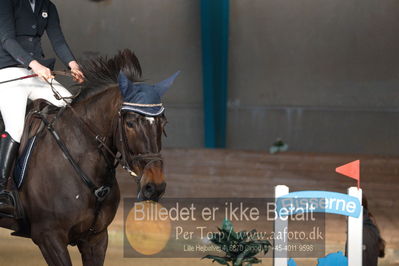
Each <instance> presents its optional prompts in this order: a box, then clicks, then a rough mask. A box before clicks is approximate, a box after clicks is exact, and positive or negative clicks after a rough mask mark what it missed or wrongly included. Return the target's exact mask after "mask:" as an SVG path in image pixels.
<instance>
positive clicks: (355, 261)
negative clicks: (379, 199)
mask: <svg viewBox="0 0 399 266" xmlns="http://www.w3.org/2000/svg"><path fill="white" fill-rule="evenodd" d="M348 194H349V195H350V196H352V197H355V198H358V199H359V201H360V203H361V202H362V189H358V188H357V187H350V188H349V189H348ZM362 256H363V206H362V210H361V212H360V216H359V218H354V217H350V216H349V217H348V266H359V265H362Z"/></svg>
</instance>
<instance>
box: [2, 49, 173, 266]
mask: <svg viewBox="0 0 399 266" xmlns="http://www.w3.org/2000/svg"><path fill="white" fill-rule="evenodd" d="M82 69H83V72H84V75H85V77H86V83H85V84H84V88H83V89H82V92H81V94H80V95H79V97H78V98H76V99H75V100H74V102H73V103H72V104H71V106H72V107H73V109H71V108H66V109H65V110H64V112H63V113H62V114H61V115H60V116H59V117H58V118H57V120H56V121H55V123H54V129H55V131H56V132H57V133H58V135H59V137H60V139H61V140H62V141H63V142H64V144H65V146H66V147H67V148H68V150H69V151H70V155H71V157H73V159H74V160H75V162H76V163H77V164H78V165H79V167H80V169H81V170H82V171H83V172H84V173H85V175H86V176H87V177H89V178H90V179H91V181H92V183H94V184H96V185H97V186H102V185H104V184H105V183H106V182H109V180H111V183H112V184H111V185H110V186H109V187H110V191H109V193H108V195H107V196H106V197H105V199H104V200H103V201H102V202H101V208H97V207H98V206H97V204H98V201H97V198H96V196H95V195H94V194H93V191H92V190H91V189H90V188H89V187H88V186H87V185H86V184H85V183H84V182H83V181H82V179H81V178H80V176H79V175H78V174H77V171H76V169H74V168H73V167H72V166H71V163H70V162H69V161H68V160H66V159H65V154H64V153H63V152H62V150H61V149H60V147H59V145H58V143H57V142H56V140H55V138H54V136H53V135H52V134H50V132H49V131H47V130H45V131H44V132H45V133H44V134H43V135H41V136H40V138H39V139H38V144H37V146H36V148H35V149H34V151H33V153H32V156H31V161H30V164H29V168H28V174H27V176H26V178H25V180H24V184H23V186H22V188H21V189H20V191H19V198H20V202H21V205H22V207H23V210H24V213H25V218H26V220H25V221H26V223H27V229H28V230H27V234H28V237H30V238H31V239H32V240H33V242H34V243H35V244H36V245H38V246H39V248H40V250H41V252H42V254H43V256H44V258H45V260H46V262H47V263H48V264H49V265H54V266H61V265H71V259H70V256H69V254H68V250H67V246H68V245H70V244H76V245H77V247H78V248H79V251H80V253H81V255H82V261H83V265H103V263H104V258H105V253H106V249H107V244H108V233H107V227H108V226H109V224H110V223H111V222H112V220H113V219H114V216H115V214H116V211H117V208H118V204H119V199H120V194H119V188H118V184H117V180H116V179H115V171H114V169H112V167H110V162H112V164H111V165H113V163H114V159H115V158H114V157H113V155H112V153H114V154H115V153H118V152H119V153H125V156H123V157H124V159H125V163H126V164H127V165H125V167H126V168H128V169H130V172H131V174H132V175H134V176H135V178H137V181H138V197H139V198H140V199H141V200H155V201H157V200H158V199H159V198H160V197H161V196H162V194H163V193H164V191H165V186H166V184H165V180H164V175H163V164H162V158H161V157H160V154H159V153H160V151H161V137H162V134H163V132H164V126H165V124H166V118H165V116H164V114H163V112H162V113H160V114H157V115H154V116H151V117H149V116H145V115H143V114H142V113H140V112H128V111H121V109H122V106H123V104H124V100H125V99H124V95H123V94H124V93H125V94H126V93H132V91H129V90H131V88H132V87H134V84H136V83H133V82H138V81H139V79H140V76H141V67H140V64H139V61H138V59H137V58H136V56H135V55H134V54H133V53H132V52H130V51H129V50H125V51H122V52H120V53H119V54H118V55H117V56H115V57H113V58H110V59H107V58H99V59H96V60H93V61H90V62H88V63H86V64H84V65H83V66H82ZM120 72H123V73H124V75H122V76H123V77H124V78H123V77H122V79H121V77H120V75H121V74H120ZM118 75H119V83H118ZM127 78H128V79H127ZM167 83H170V82H169V81H168V82H167ZM137 84H140V83H137ZM163 85H165V84H163ZM169 85H171V84H169ZM122 87H124V88H122ZM150 87H151V86H150ZM151 88H156V86H152V87H151ZM122 89H124V91H123V90H122ZM163 89H165V86H164V87H163ZM142 92H143V91H142ZM144 92H145V91H144ZM125 96H126V95H125ZM139 98H140V97H139ZM128 104H129V103H128ZM138 106H139V107H142V106H144V107H148V106H152V105H151V104H149V105H148V106H147V105H146V104H145V103H144V104H141V105H140V104H139V105H138ZM154 106H158V107H159V104H158V105H157V104H154ZM151 108H152V107H151ZM162 108H163V107H162ZM79 117H80V118H79ZM85 123H87V124H85ZM88 126H91V129H89V128H87V127H88ZM90 130H92V131H95V132H96V133H97V134H98V135H99V136H101V137H103V138H102V142H103V143H104V144H105V145H106V146H107V147H108V148H109V149H110V150H109V151H104V149H101V148H99V142H98V141H96V139H95V137H94V136H93V134H90V132H89V131H90ZM122 159H123V158H122ZM149 161H150V162H149ZM96 210H98V212H96ZM0 226H1V227H4V228H8V229H11V230H15V231H21V230H22V228H20V227H21V223H20V222H19V221H18V220H15V219H11V218H0Z"/></svg>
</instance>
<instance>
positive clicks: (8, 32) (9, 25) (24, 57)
mask: <svg viewBox="0 0 399 266" xmlns="http://www.w3.org/2000/svg"><path fill="white" fill-rule="evenodd" d="M14 21H15V19H14V10H13V3H12V0H1V1H0V43H1V45H2V47H3V48H4V50H6V51H7V52H8V53H9V54H10V55H11V56H12V57H13V58H14V59H15V60H16V61H18V62H19V63H20V64H22V65H24V66H25V67H28V66H29V64H30V62H32V61H33V57H32V56H31V55H30V54H29V53H28V52H26V51H25V50H24V48H22V46H21V45H20V44H19V43H18V42H17V40H16V39H15V38H16V36H15V22H14Z"/></svg>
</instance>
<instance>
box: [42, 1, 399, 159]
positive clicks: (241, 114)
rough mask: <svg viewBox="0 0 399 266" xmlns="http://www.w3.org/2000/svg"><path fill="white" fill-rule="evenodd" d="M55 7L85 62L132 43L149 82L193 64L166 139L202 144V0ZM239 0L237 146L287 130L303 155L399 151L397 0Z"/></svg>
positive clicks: (262, 144) (261, 142) (235, 25)
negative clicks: (311, 153) (200, 10)
mask: <svg viewBox="0 0 399 266" xmlns="http://www.w3.org/2000/svg"><path fill="white" fill-rule="evenodd" d="M53 2H54V3H56V5H57V7H58V9H59V13H60V15H61V18H62V24H63V28H64V32H65V35H66V36H67V39H68V40H69V43H70V46H71V47H72V48H73V50H74V51H75V53H76V55H77V57H79V58H80V59H84V58H87V57H91V56H94V55H97V54H102V55H104V54H108V55H113V54H115V53H116V52H117V50H119V49H123V48H131V49H132V50H134V51H135V52H136V54H137V55H138V57H139V59H140V60H141V63H142V67H143V70H144V77H145V78H148V79H149V80H150V81H154V82H156V81H158V80H160V79H162V78H165V77H166V76H167V75H169V74H171V73H173V72H174V71H176V70H178V69H180V70H182V74H181V76H180V77H179V79H178V80H177V82H176V85H175V86H174V87H173V89H172V90H171V91H170V92H169V94H168V95H167V96H166V98H165V104H166V106H167V116H168V119H169V121H170V124H169V126H168V134H169V137H168V139H167V140H166V146H168V147H187V148H191V147H201V146H202V144H203V121H202V118H203V116H202V102H203V99H202V81H201V42H200V41H201V39H200V38H201V36H200V17H199V0H109V1H106V2H103V3H92V2H88V1H83V0H68V1H67V0H53ZM230 2H231V22H230V58H229V60H230V64H229V75H230V77H229V118H228V132H229V133H228V148H237V149H257V150H259V149H261V150H262V149H264V150H267V149H268V147H269V146H270V144H271V143H273V141H274V140H275V139H276V138H278V137H281V138H283V139H284V140H285V141H286V142H287V143H288V144H289V145H290V149H291V150H295V151H306V152H339V153H366V154H386V155H399V145H398V143H399V108H398V103H399V93H398V89H399V77H398V69H399V68H398V67H399V51H398V47H399V34H398V32H399V2H398V1H396V0H384V1H378V0H324V1H319V0H295V1H294V0H231V1H230ZM45 46H49V45H48V43H47V42H45ZM47 50H48V49H47ZM49 55H50V54H49Z"/></svg>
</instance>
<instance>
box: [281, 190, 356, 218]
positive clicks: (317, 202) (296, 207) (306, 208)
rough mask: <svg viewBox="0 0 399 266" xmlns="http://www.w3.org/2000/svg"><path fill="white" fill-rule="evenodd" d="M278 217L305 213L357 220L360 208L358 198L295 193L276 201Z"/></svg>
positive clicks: (319, 193) (335, 193)
mask: <svg viewBox="0 0 399 266" xmlns="http://www.w3.org/2000/svg"><path fill="white" fill-rule="evenodd" d="M276 211H277V213H278V215H279V216H280V217H284V216H287V215H293V214H298V213H306V212H326V213H334V214H340V215H344V216H351V217H354V218H358V217H359V215H360V213H361V211H362V206H361V204H360V201H359V199H358V198H355V197H353V196H349V195H347V194H342V193H337V192H330V191H297V192H292V193H289V194H287V195H284V196H281V197H279V198H277V200H276Z"/></svg>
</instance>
